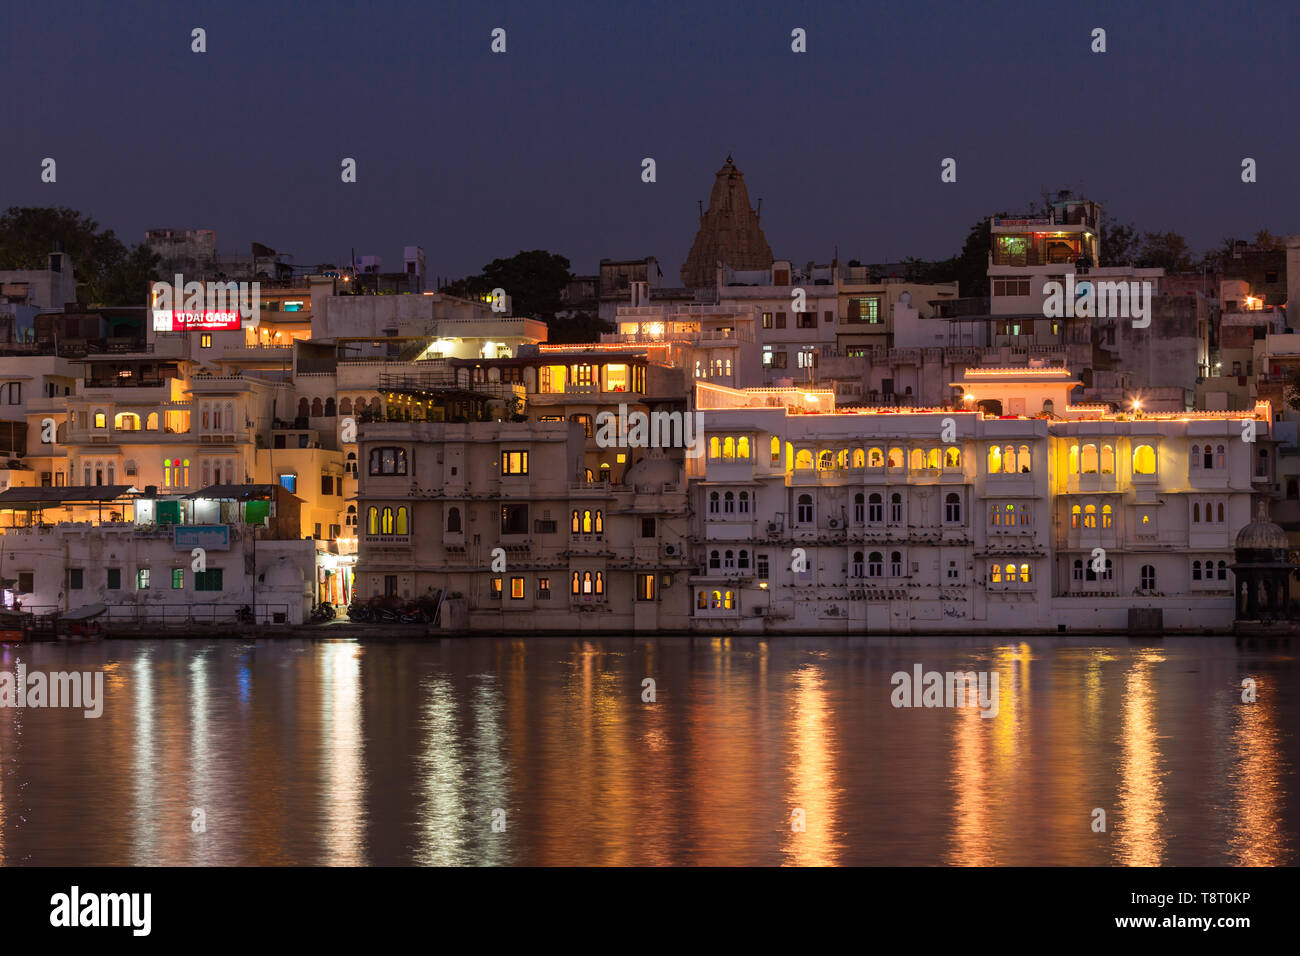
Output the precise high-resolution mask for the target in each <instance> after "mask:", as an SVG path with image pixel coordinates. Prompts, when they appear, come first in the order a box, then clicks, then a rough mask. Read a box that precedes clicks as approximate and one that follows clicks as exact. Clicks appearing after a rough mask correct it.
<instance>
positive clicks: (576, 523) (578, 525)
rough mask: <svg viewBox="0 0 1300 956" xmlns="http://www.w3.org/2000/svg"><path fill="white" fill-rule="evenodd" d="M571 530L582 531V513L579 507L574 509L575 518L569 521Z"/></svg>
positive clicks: (577, 532)
mask: <svg viewBox="0 0 1300 956" xmlns="http://www.w3.org/2000/svg"><path fill="white" fill-rule="evenodd" d="M569 530H570V531H571V532H572V533H573V534H581V533H582V514H581V512H579V511H578V509H577V508H574V509H573V520H572V521H570V522H569Z"/></svg>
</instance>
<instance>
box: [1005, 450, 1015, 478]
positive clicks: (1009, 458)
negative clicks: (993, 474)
mask: <svg viewBox="0 0 1300 956" xmlns="http://www.w3.org/2000/svg"><path fill="white" fill-rule="evenodd" d="M1002 473H1003V474H1004V475H1014V474H1015V473H1016V449H1015V446H1014V445H1008V446H1007V447H1006V448H1003V449H1002Z"/></svg>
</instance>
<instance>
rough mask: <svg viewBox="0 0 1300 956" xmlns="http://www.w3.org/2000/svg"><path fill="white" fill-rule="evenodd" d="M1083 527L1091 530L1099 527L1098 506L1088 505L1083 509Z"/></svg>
mask: <svg viewBox="0 0 1300 956" xmlns="http://www.w3.org/2000/svg"><path fill="white" fill-rule="evenodd" d="M1083 526H1084V527H1085V528H1089V529H1094V528H1096V527H1097V506H1096V505H1087V506H1086V507H1085V508H1084V509H1083Z"/></svg>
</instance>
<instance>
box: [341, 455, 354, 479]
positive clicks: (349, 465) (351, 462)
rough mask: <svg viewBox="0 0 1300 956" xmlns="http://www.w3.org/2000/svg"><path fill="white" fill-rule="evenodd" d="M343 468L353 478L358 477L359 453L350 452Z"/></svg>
mask: <svg viewBox="0 0 1300 956" xmlns="http://www.w3.org/2000/svg"><path fill="white" fill-rule="evenodd" d="M343 468H344V470H345V471H346V472H347V473H348V474H349V475H351V476H352V477H353V478H355V477H356V476H357V453H356V452H354V451H350V452H348V460H347V461H346V462H344V464H343Z"/></svg>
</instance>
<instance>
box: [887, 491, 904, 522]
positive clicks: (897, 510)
mask: <svg viewBox="0 0 1300 956" xmlns="http://www.w3.org/2000/svg"><path fill="white" fill-rule="evenodd" d="M889 520H890V521H893V522H895V523H897V522H900V521H902V520H903V496H902V495H900V494H898V493H897V492H895V493H894V494H892V495H890V496H889Z"/></svg>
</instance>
